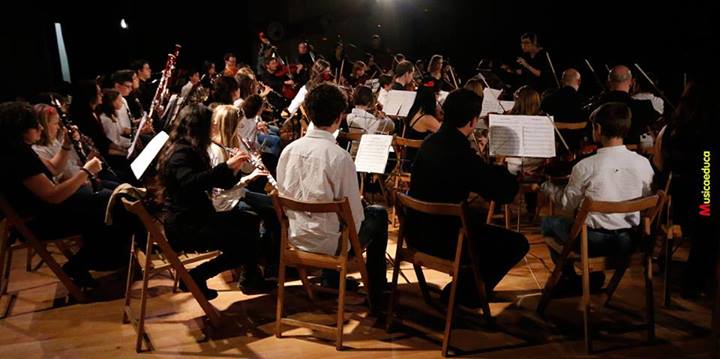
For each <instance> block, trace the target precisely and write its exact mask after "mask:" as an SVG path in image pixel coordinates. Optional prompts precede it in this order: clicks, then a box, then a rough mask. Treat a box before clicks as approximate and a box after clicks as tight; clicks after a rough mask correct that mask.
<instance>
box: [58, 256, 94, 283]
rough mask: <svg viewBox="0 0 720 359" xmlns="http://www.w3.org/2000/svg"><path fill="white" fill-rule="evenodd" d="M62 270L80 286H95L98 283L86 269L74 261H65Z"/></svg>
mask: <svg viewBox="0 0 720 359" xmlns="http://www.w3.org/2000/svg"><path fill="white" fill-rule="evenodd" d="M62 270H63V271H64V272H65V273H66V274H67V275H68V277H70V278H71V279H72V281H73V282H75V284H76V285H77V286H78V287H80V288H95V287H98V286H99V285H100V284H99V283H98V282H97V281H96V280H95V279H94V278H93V277H92V276H91V275H90V272H89V271H88V270H87V269H81V268H79V267H78V266H77V265H75V264H74V262H66V263H65V264H63V266H62Z"/></svg>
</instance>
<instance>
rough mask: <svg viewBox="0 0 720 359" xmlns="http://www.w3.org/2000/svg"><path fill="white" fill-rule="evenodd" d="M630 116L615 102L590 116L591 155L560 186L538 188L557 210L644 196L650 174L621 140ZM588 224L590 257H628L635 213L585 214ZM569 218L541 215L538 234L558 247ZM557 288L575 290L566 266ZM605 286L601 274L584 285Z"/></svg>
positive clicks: (636, 218) (576, 277) (641, 159)
mask: <svg viewBox="0 0 720 359" xmlns="http://www.w3.org/2000/svg"><path fill="white" fill-rule="evenodd" d="M631 119H632V112H631V111H630V108H629V107H628V106H627V105H625V104H623V103H621V102H609V103H606V104H603V105H601V106H600V107H599V108H598V109H596V110H595V111H593V113H592V114H591V116H590V120H591V122H592V134H593V139H594V140H595V141H596V142H598V143H600V144H601V148H600V149H598V151H597V154H595V155H592V156H590V157H587V158H585V159H583V160H581V161H580V162H578V163H577V164H576V165H575V166H573V168H572V173H571V174H570V179H569V181H568V183H567V185H565V186H560V185H557V184H554V183H553V182H550V181H546V182H544V183H543V184H542V186H541V190H542V191H543V192H544V193H545V194H546V195H547V196H549V197H550V198H551V199H552V201H553V202H554V203H555V204H557V205H558V206H560V207H562V208H564V209H566V210H570V211H572V210H576V209H577V208H578V207H579V206H580V203H581V202H582V199H583V198H585V197H590V198H592V199H594V200H596V201H627V200H631V199H635V198H640V197H644V196H647V195H649V194H650V193H651V185H652V182H653V176H654V174H655V172H654V170H653V168H652V166H651V165H650V162H649V161H648V160H647V158H645V157H643V156H641V155H639V154H637V153H635V152H632V151H630V150H628V149H627V147H625V144H624V142H623V138H625V137H626V135H627V132H628V131H629V130H630V127H631ZM586 223H587V225H588V231H587V232H588V234H587V237H588V251H589V253H590V256H591V257H593V256H604V257H612V256H619V257H621V258H622V256H623V255H628V254H630V253H631V252H632V251H633V249H634V247H635V245H636V244H637V243H635V238H634V236H633V235H632V230H633V228H634V227H637V226H638V225H639V224H640V214H639V213H634V214H630V215H628V214H626V213H619V214H603V213H590V214H589V215H588V218H587V220H586ZM572 225H573V223H572V221H571V220H568V219H566V218H561V217H545V218H544V219H543V221H542V224H541V231H542V233H543V235H545V236H552V237H553V238H555V239H556V240H557V241H558V242H559V243H566V242H568V241H569V240H571V238H568V233H569V232H570V227H571V226H572ZM548 248H549V250H550V254H551V257H552V259H553V261H556V260H557V257H558V253H556V252H555V251H554V250H553V249H552V248H551V247H548ZM561 278H562V279H561V281H560V282H559V283H558V290H560V291H561V292H563V291H569V292H572V293H576V292H578V291H579V290H580V288H581V287H580V284H581V278H580V276H579V275H577V274H576V273H575V270H574V268H573V266H572V264H568V266H567V267H566V268H564V269H563V271H562V277H561ZM604 282H605V274H604V272H593V273H590V286H591V288H592V289H594V290H597V289H599V288H601V287H602V285H603V284H604Z"/></svg>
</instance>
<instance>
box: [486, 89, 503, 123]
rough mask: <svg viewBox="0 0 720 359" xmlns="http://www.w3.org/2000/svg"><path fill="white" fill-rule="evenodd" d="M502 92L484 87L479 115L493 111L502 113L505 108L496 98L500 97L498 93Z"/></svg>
mask: <svg viewBox="0 0 720 359" xmlns="http://www.w3.org/2000/svg"><path fill="white" fill-rule="evenodd" d="M501 93H502V90H496V89H491V88H489V87H486V88H484V89H483V102H482V111H481V112H480V116H485V115H487V114H488V113H490V112H493V113H504V112H505V110H506V109H504V108H503V107H502V105H501V103H500V101H499V100H498V97H500V94H501Z"/></svg>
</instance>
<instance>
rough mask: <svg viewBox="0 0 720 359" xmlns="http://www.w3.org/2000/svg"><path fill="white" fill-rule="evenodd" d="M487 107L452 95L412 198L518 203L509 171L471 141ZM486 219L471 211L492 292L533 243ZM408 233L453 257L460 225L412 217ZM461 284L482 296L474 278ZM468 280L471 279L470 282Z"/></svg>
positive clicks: (418, 243)
mask: <svg viewBox="0 0 720 359" xmlns="http://www.w3.org/2000/svg"><path fill="white" fill-rule="evenodd" d="M481 108H482V98H481V97H480V96H478V95H477V94H476V93H474V92H472V91H470V90H467V89H459V90H455V91H453V92H451V93H450V95H448V97H447V99H446V100H445V103H444V104H443V110H444V111H445V121H444V122H443V124H442V126H441V127H440V130H438V131H437V132H436V133H434V134H432V135H430V136H429V137H428V138H427V139H426V140H425V141H424V142H423V144H422V147H420V151H419V152H418V154H417V157H416V159H415V163H414V165H413V170H412V176H411V182H410V191H409V195H410V196H412V197H413V198H416V199H419V200H422V201H427V202H436V203H437V202H443V203H459V202H462V201H464V200H466V199H467V198H468V195H469V194H470V192H475V193H478V194H480V195H481V196H482V197H483V198H485V199H487V200H495V201H497V202H498V203H499V204H503V203H508V202H510V201H512V199H513V198H514V197H515V194H516V193H517V191H518V184H517V181H516V179H515V177H513V176H512V175H511V174H510V173H509V172H508V171H507V169H506V168H505V167H501V166H493V165H489V164H486V163H485V162H484V161H483V160H482V159H481V158H480V157H479V156H478V155H477V154H476V153H475V151H473V149H472V148H471V147H470V142H469V141H468V139H467V136H469V134H470V133H471V132H472V131H473V129H475V126H476V125H477V122H478V121H479V115H480V111H481ZM484 218H485V216H482V215H480V214H479V213H476V212H471V215H470V218H469V219H470V223H468V225H469V226H470V227H471V228H472V232H473V233H474V234H475V235H476V236H477V238H473V240H475V241H477V244H478V249H480V253H477V255H478V258H479V261H480V263H478V265H479V267H480V273H481V275H482V276H483V279H484V281H485V286H486V290H487V293H492V290H493V288H495V286H496V285H497V284H498V282H500V280H501V279H502V278H503V277H504V276H505V274H506V273H507V272H508V271H509V270H510V269H511V268H512V267H513V266H514V265H515V264H516V263H517V262H518V261H519V260H520V259H522V258H523V257H524V256H525V254H526V253H527V251H528V242H527V239H526V238H525V237H524V236H523V235H522V234H520V233H517V232H513V231H510V230H507V229H504V228H501V227H497V226H492V225H486V224H485V223H484V221H483V219H484ZM407 226H408V228H407V234H408V240H409V241H410V244H411V245H413V246H414V247H416V248H418V249H420V250H423V251H427V252H428V253H431V254H433V255H436V256H439V257H444V258H453V257H454V253H455V247H456V243H457V232H458V229H459V228H460V223H459V221H457V220H455V219H454V218H452V219H448V218H442V217H439V218H438V217H432V218H428V217H427V216H424V215H421V214H419V213H412V212H411V213H408V218H407ZM462 275H463V278H462V279H461V280H460V285H461V287H460V289H461V293H463V294H465V293H466V294H467V295H461V298H462V297H465V298H469V297H472V296H473V295H474V294H475V293H476V292H475V291H474V288H475V286H474V285H473V284H472V283H473V282H474V279H473V276H472V274H471V273H463V274H462ZM465 277H467V279H466V278H465Z"/></svg>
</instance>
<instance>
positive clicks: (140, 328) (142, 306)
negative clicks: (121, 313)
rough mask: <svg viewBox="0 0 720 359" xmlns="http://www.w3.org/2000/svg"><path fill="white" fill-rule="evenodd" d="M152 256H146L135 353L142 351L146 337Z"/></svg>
mask: <svg viewBox="0 0 720 359" xmlns="http://www.w3.org/2000/svg"><path fill="white" fill-rule="evenodd" d="M150 257H151V256H150V255H146V256H145V266H144V267H143V268H144V270H143V279H142V289H141V291H140V317H139V318H138V327H137V339H136V341H135V351H136V352H138V353H140V352H141V351H142V341H143V338H144V337H145V309H146V308H147V289H148V282H149V281H150V271H151V269H150V265H151V261H150Z"/></svg>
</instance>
